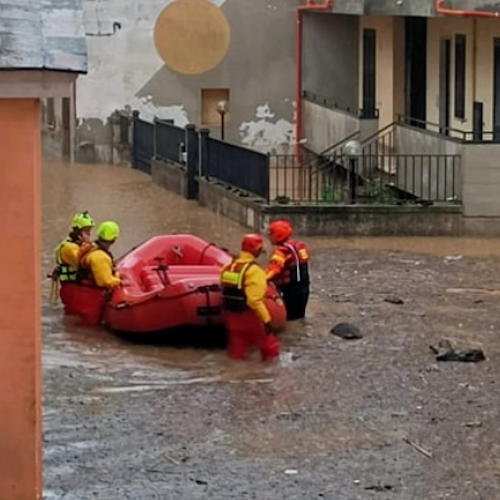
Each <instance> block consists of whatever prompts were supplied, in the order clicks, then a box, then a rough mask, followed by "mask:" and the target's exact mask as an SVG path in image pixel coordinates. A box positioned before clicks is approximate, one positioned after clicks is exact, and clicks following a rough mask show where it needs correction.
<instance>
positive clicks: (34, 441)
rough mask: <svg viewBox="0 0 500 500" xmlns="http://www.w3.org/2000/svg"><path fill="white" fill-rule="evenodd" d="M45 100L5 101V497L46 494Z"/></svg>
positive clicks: (0, 367)
mask: <svg viewBox="0 0 500 500" xmlns="http://www.w3.org/2000/svg"><path fill="white" fill-rule="evenodd" d="M40 170H41V144H40V102H39V100H38V99H0V207H1V211H0V237H1V249H0V499H1V500H4V499H5V500H35V499H40V498H41V497H42V439H41V437H42V436H41V434H42V433H41V360H40V357H41V354H40V353H41V341H40V337H41V336H40V331H41V326H40V325H41V304H40V294H41V290H40V285H41V283H40V278H41V257H40V239H41V233H40V220H41V181H40V179H41V172H40Z"/></svg>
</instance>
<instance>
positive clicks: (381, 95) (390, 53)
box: [359, 16, 405, 128]
mask: <svg viewBox="0 0 500 500" xmlns="http://www.w3.org/2000/svg"><path fill="white" fill-rule="evenodd" d="M364 29H374V30H376V31H377V50H376V58H377V62H376V68H377V77H376V103H377V108H378V109H379V113H380V119H379V126H380V128H383V127H385V126H386V125H389V124H390V123H392V122H393V121H394V119H395V118H396V116H397V115H398V114H402V113H403V112H404V78H405V75H404V71H402V68H404V19H403V18H397V17H390V16H383V17H379V16H363V17H361V22H360V31H359V36H360V49H359V50H360V53H359V64H360V68H359V71H360V75H362V74H363V67H362V65H363V30H364ZM362 96H363V79H362V78H360V83H359V103H360V104H359V107H362V102H363V97H362Z"/></svg>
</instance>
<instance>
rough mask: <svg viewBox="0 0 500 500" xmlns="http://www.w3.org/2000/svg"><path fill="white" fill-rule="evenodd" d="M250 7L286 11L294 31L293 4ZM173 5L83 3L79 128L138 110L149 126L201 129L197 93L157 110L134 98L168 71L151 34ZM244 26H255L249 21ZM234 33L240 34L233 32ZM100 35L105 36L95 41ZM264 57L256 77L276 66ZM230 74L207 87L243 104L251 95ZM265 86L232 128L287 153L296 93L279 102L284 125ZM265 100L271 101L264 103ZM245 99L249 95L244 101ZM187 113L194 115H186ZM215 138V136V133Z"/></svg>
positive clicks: (277, 0) (131, 0)
mask: <svg viewBox="0 0 500 500" xmlns="http://www.w3.org/2000/svg"><path fill="white" fill-rule="evenodd" d="M210 1H211V2H212V3H214V4H216V5H217V6H222V5H223V4H225V3H226V0H210ZM231 1H236V0H231ZM252 1H255V2H262V3H263V4H264V7H265V8H266V9H267V11H268V12H276V11H278V10H281V11H282V12H285V10H286V16H289V18H290V25H289V26H290V29H291V30H293V29H294V19H295V17H294V9H291V8H289V7H290V2H284V1H282V0H252ZM170 3H172V0H83V7H84V22H85V30H86V32H87V43H88V50H89V73H88V74H87V75H85V76H82V77H80V78H79V79H78V83H77V98H76V114H77V118H78V119H79V121H80V122H81V120H82V119H98V120H101V121H102V122H103V123H106V120H107V119H108V117H109V116H110V115H111V114H112V113H113V112H114V111H115V110H117V109H124V108H126V107H128V106H129V107H130V108H131V109H137V110H139V111H140V113H141V117H142V118H145V119H148V120H152V119H153V117H154V116H157V117H159V118H165V119H173V120H174V121H175V123H176V125H179V126H185V125H186V124H187V123H189V122H192V123H200V116H198V113H195V112H194V111H193V109H194V106H193V101H192V99H198V96H197V94H196V92H194V94H196V96H195V95H194V94H193V95H192V96H191V97H190V99H191V102H190V103H187V102H182V99H184V98H186V95H185V94H184V96H183V97H182V96H181V95H179V96H176V95H175V93H172V94H169V96H168V100H169V105H168V106H159V105H158V103H156V102H155V100H156V99H155V96H146V97H141V98H138V97H136V95H137V93H138V92H139V91H140V90H141V89H142V88H144V86H145V85H146V84H147V83H148V82H149V81H150V80H151V78H152V77H153V76H154V75H155V74H156V73H157V72H159V70H160V69H161V68H163V67H164V63H163V61H162V60H161V59H160V57H159V56H158V54H157V52H156V48H155V45H154V39H153V31H154V26H155V22H156V19H157V18H158V15H159V14H160V12H161V11H162V10H163V9H164V8H165V7H166V6H167V5H169V4H170ZM243 3H244V2H243ZM284 9H285V10H284ZM233 21H234V20H233ZM238 22H240V21H239V18H238ZM241 22H250V23H251V22H253V21H252V20H251V19H250V20H249V19H248V17H247V18H243V19H242V21H241ZM114 23H120V25H121V29H117V30H116V32H115V33H114V34H113V35H111V36H102V35H106V34H109V33H112V32H113V24H114ZM232 29H233V30H235V29H237V28H235V26H232ZM98 33H101V34H102V35H101V36H95V35H96V34H98ZM292 45H293V44H292ZM280 50H281V49H280ZM292 50H293V47H292ZM265 56H266V54H263V55H262V58H263V59H262V67H260V68H256V69H255V71H257V72H258V73H260V72H265V71H266V70H267V68H268V67H270V64H271V63H272V60H270V61H266V60H265ZM249 57H250V56H249V55H248V54H242V61H245V60H248V59H249ZM252 57H253V55H252ZM273 57H275V56H273ZM232 68H233V66H232V67H231V70H230V71H229V72H228V71H225V75H224V76H223V77H222V79H221V81H220V82H219V81H215V85H214V84H212V85H208V86H215V87H217V86H221V87H231V96H232V97H233V96H234V98H235V100H236V101H239V100H240V99H241V98H240V99H239V98H238V96H237V94H238V93H240V94H241V93H242V92H243V91H244V92H246V93H247V92H248V90H249V89H248V88H247V86H246V85H245V84H244V82H243V84H242V83H240V82H239V80H241V78H239V75H238V73H239V71H238V68H236V67H235V68H234V70H233V69H232ZM293 71H294V68H293V66H291V67H290V81H293ZM228 73H229V74H231V77H230V78H231V80H234V82H238V83H237V84H236V83H235V85H234V87H235V91H234V92H233V85H232V83H231V81H228V79H227V76H226V75H227V74H228ZM179 78H184V75H179ZM269 80H272V79H269ZM180 81H181V80H179V82H180ZM212 82H213V80H212ZM266 85H267V87H266ZM263 86H264V87H266V88H265V90H264V92H263V91H262V88H261V89H255V91H256V95H259V96H260V97H258V98H257V99H256V101H257V102H255V104H254V107H253V108H252V109H251V110H249V111H248V112H245V113H244V114H240V120H239V122H237V123H233V124H232V127H235V128H234V134H233V139H235V140H239V141H240V142H241V144H243V145H246V146H248V147H251V148H254V149H258V150H261V151H265V152H287V151H288V149H289V148H290V145H292V144H294V142H295V126H294V113H295V101H294V100H293V97H294V96H293V91H292V92H291V94H292V95H290V97H289V98H285V99H284V102H282V101H281V100H280V102H282V104H281V107H282V108H283V105H284V106H285V107H286V108H287V109H288V110H289V112H288V115H289V116H288V117H286V119H285V118H283V116H281V112H278V113H277V112H276V110H275V109H274V108H275V107H276V104H277V103H276V101H274V102H273V100H272V99H273V95H274V94H273V92H274V89H273V83H267V84H266V83H265V79H264V80H263ZM250 90H251V89H250ZM163 91H164V89H163ZM186 92H188V91H187V90H186ZM257 92H259V94H257ZM267 95H269V97H265V96H267ZM247 96H248V94H247V95H246V96H244V97H243V99H246V98H247ZM176 99H178V102H176ZM254 101H255V99H254ZM240 102H241V101H240ZM187 109H190V110H191V111H190V112H189V113H188V112H187ZM243 115H244V116H243ZM290 117H293V118H292V119H290ZM83 128H85V127H83ZM215 133H216V135H217V131H215Z"/></svg>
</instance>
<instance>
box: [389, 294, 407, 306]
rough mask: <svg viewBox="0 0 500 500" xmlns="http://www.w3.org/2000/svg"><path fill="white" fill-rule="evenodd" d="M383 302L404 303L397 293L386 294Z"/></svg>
mask: <svg viewBox="0 0 500 500" xmlns="http://www.w3.org/2000/svg"><path fill="white" fill-rule="evenodd" d="M384 302H388V303H389V304H396V305H398V304H404V303H405V302H404V300H403V299H402V298H401V297H398V296H397V295H388V296H387V297H386V298H385V299H384Z"/></svg>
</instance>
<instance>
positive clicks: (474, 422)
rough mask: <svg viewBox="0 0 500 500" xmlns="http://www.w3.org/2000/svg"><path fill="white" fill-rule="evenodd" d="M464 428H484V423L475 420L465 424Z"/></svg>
mask: <svg viewBox="0 0 500 500" xmlns="http://www.w3.org/2000/svg"><path fill="white" fill-rule="evenodd" d="M463 426H464V427H482V426H483V423H482V422H481V421H480V420H474V421H473V422H465V424H463Z"/></svg>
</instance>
